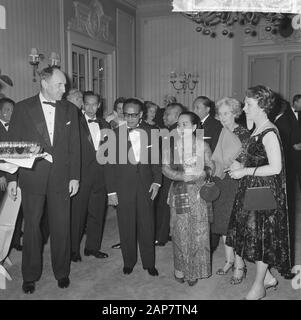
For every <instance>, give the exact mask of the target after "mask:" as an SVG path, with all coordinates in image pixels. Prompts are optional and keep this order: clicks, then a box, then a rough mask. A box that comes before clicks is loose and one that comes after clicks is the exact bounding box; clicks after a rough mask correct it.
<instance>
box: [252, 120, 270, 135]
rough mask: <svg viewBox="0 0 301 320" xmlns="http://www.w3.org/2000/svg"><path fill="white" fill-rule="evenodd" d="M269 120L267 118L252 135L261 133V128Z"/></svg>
mask: <svg viewBox="0 0 301 320" xmlns="http://www.w3.org/2000/svg"><path fill="white" fill-rule="evenodd" d="M269 121H270V120H269V119H267V120H266V121H264V122H263V123H262V124H261V125H260V126H259V127H258V128H256V129H255V130H254V132H253V133H252V137H254V136H256V135H257V134H258V133H259V131H260V129H261V128H263V126H264V125H265V124H266V123H268V122H269Z"/></svg>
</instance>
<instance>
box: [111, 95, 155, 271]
mask: <svg viewBox="0 0 301 320" xmlns="http://www.w3.org/2000/svg"><path fill="white" fill-rule="evenodd" d="M142 110H143V104H142V102H140V101H139V100H138V99H127V100H126V101H125V103H124V106H123V112H124V118H125V120H126V125H122V126H120V127H119V128H117V129H115V133H116V142H117V143H116V155H117V157H116V164H108V165H107V167H106V169H105V176H106V183H107V191H108V203H109V205H115V206H117V218H118V227H119V235H120V244H121V251H122V256H123V261H124V268H123V272H124V274H130V273H131V272H132V271H133V268H134V266H135V264H136V262H137V240H138V244H139V249H140V255H141V260H142V265H143V268H144V269H147V270H148V273H149V274H150V275H152V276H156V275H158V271H157V269H156V268H155V246H154V208H153V200H154V199H155V197H156V195H157V193H158V190H159V187H160V184H161V167H160V165H159V164H151V162H150V155H151V148H152V145H151V141H150V137H151V132H150V130H151V129H150V128H149V127H143V125H141V126H139V123H140V121H141V117H142V114H143V112H142ZM138 126H139V128H138ZM138 129H139V130H138ZM122 140H123V141H122ZM145 140H147V141H145ZM145 144H147V146H145ZM119 148H121V149H122V148H123V152H120V150H119ZM128 151H129V152H128ZM145 156H147V159H148V161H147V163H144V162H145V161H142V160H143V158H145ZM124 157H125V161H124V162H123V161H122V160H124V159H123V158H124Z"/></svg>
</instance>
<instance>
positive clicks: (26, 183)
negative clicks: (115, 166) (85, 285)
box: [8, 67, 80, 293]
mask: <svg viewBox="0 0 301 320" xmlns="http://www.w3.org/2000/svg"><path fill="white" fill-rule="evenodd" d="M40 77H41V81H40V85H41V90H40V93H39V94H38V95H36V96H34V97H31V98H28V99H26V100H23V101H21V102H19V103H17V104H16V106H15V109H14V111H13V114H12V117H11V121H10V126H9V137H10V140H11V141H34V142H36V143H38V144H39V145H40V146H41V148H42V149H43V151H44V152H47V153H48V155H47V157H45V158H43V159H38V160H36V162H35V164H34V166H33V168H32V169H23V168H20V169H19V172H18V176H19V185H20V188H21V190H22V208H23V214H24V235H23V251H22V276H23V285H22V288H23V291H24V292H25V293H33V292H34V291H35V282H36V281H38V280H39V278H40V276H41V274H42V236H41V230H40V221H41V217H42V215H43V209H44V203H45V201H46V204H47V214H48V220H49V221H48V222H49V231H50V242H51V243H50V247H51V261H52V268H53V272H54V276H55V278H56V280H57V284H58V286H59V287H60V288H67V287H68V286H69V284H70V280H69V273H70V252H71V248H70V197H72V196H74V195H75V194H76V193H77V191H78V188H79V179H80V143H79V141H80V137H79V127H78V112H77V109H76V107H75V106H74V105H73V104H71V103H70V102H68V101H61V98H62V95H63V94H64V92H65V84H66V77H65V75H64V73H63V72H62V71H60V70H59V69H58V68H57V67H47V68H45V69H43V70H42V71H41V73H40ZM16 189H17V176H16V175H13V176H11V177H10V182H9V185H8V192H9V195H10V196H11V197H12V198H13V199H15V197H16Z"/></svg>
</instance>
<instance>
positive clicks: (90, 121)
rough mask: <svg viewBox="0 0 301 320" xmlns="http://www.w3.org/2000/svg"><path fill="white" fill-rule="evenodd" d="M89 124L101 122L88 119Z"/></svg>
mask: <svg viewBox="0 0 301 320" xmlns="http://www.w3.org/2000/svg"><path fill="white" fill-rule="evenodd" d="M88 122H89V123H92V122H95V123H99V121H98V120H97V119H94V120H93V119H88Z"/></svg>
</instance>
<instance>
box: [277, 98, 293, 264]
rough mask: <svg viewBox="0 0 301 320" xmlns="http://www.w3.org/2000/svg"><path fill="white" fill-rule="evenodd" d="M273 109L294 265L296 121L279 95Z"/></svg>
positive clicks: (288, 105)
mask: <svg viewBox="0 0 301 320" xmlns="http://www.w3.org/2000/svg"><path fill="white" fill-rule="evenodd" d="M275 107H276V108H274V109H276V110H278V114H277V115H276V116H275V119H274V123H275V125H276V127H277V128H278V130H279V135H280V138H281V141H282V147H283V154H284V159H285V173H286V189H287V199H288V201H287V204H288V217H289V231H290V245H291V247H290V249H291V261H292V265H294V258H295V240H296V239H295V225H296V219H295V216H296V215H295V209H296V208H295V192H296V190H295V186H296V163H295V159H294V157H295V150H294V147H293V145H294V143H295V139H296V138H295V137H296V134H297V131H298V123H297V120H296V118H295V115H294V112H293V110H292V108H291V106H290V104H289V103H288V101H286V100H284V99H283V98H282V97H281V96H279V95H277V96H276V104H275Z"/></svg>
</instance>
